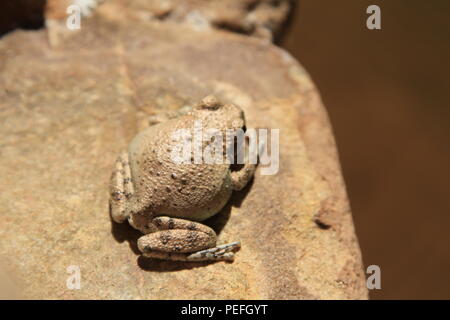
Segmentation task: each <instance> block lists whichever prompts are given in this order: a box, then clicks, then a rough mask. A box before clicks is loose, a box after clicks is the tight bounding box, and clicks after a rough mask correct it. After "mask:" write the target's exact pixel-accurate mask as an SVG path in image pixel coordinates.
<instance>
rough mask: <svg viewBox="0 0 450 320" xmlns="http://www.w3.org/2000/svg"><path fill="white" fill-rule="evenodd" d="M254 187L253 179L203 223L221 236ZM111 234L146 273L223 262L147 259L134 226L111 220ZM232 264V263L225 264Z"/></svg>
mask: <svg viewBox="0 0 450 320" xmlns="http://www.w3.org/2000/svg"><path fill="white" fill-rule="evenodd" d="M252 185H253V179H252V180H251V181H249V183H248V184H247V186H246V187H245V188H244V189H242V190H241V191H239V192H233V194H232V195H231V198H230V200H229V201H228V202H227V204H226V205H225V207H223V209H222V210H220V211H219V212H218V213H217V214H216V215H214V216H213V217H211V218H209V219H207V220H205V221H203V223H204V224H206V225H208V226H210V227H211V228H213V229H214V231H215V232H216V233H217V235H220V232H221V231H222V229H223V228H224V227H225V225H226V223H227V222H228V219H229V218H230V214H231V208H232V207H236V208H239V207H240V206H241V204H242V201H243V200H244V199H245V197H246V196H247V194H248V192H249V191H250V188H251V186H252ZM110 219H111V234H112V235H113V237H114V239H115V240H116V241H117V242H119V243H122V242H124V241H127V242H128V245H129V246H130V249H131V250H132V251H133V253H134V254H136V255H138V258H137V264H138V266H139V267H140V268H141V269H142V270H144V271H156V272H174V271H180V270H187V269H194V268H199V267H204V266H207V265H209V264H213V263H218V262H221V261H199V262H185V261H166V260H158V259H153V258H147V257H144V256H142V255H141V252H140V251H139V248H138V246H137V240H138V239H139V238H140V237H142V235H143V234H142V233H141V232H139V231H138V230H136V229H134V228H133V227H132V226H130V225H129V224H128V222H124V223H117V222H114V221H113V220H112V218H111V215H110ZM225 263H232V262H225Z"/></svg>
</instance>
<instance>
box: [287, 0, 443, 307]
mask: <svg viewBox="0 0 450 320" xmlns="http://www.w3.org/2000/svg"><path fill="white" fill-rule="evenodd" d="M371 4H377V5H379V6H380V7H381V23H382V29H381V30H368V29H367V28H366V19H367V17H368V15H367V14H366V8H367V7H368V6H369V5H371ZM281 45H282V46H283V47H284V48H286V49H287V50H288V51H289V52H291V53H292V54H293V55H294V56H295V57H296V58H297V59H298V60H299V61H300V62H301V63H302V64H303V65H304V66H305V68H306V69H307V70H308V71H309V73H310V74H311V76H312V78H313V79H314V81H315V82H316V84H317V86H318V88H319V90H320V91H321V94H322V99H323V101H324V103H325V106H326V107H327V109H328V112H329V115H330V119H331V122H332V124H333V127H334V131H335V136H336V140H337V144H338V148H339V153H340V158H341V163H342V167H343V172H344V178H345V180H346V183H347V189H348V193H349V197H350V202H351V204H352V210H353V216H354V220H355V225H356V231H357V234H358V237H359V241H360V246H361V249H362V253H363V259H364V264H365V265H366V266H368V265H371V264H377V265H379V266H380V267H381V275H382V277H381V286H382V288H381V290H372V291H371V298H372V299H395V298H397V299H433V298H436V299H444V298H446V299H450V248H449V245H450V201H449V198H450V195H449V191H450V166H449V164H450V147H449V146H450V104H449V100H450V80H449V78H450V1H448V0H430V1H425V0H421V1H418V0H395V1H365V0H341V1H336V0H302V1H300V3H299V5H298V6H297V8H296V10H295V13H294V16H293V20H292V24H291V25H290V26H289V30H288V34H287V35H286V36H285V37H284V38H283V40H282V42H281Z"/></svg>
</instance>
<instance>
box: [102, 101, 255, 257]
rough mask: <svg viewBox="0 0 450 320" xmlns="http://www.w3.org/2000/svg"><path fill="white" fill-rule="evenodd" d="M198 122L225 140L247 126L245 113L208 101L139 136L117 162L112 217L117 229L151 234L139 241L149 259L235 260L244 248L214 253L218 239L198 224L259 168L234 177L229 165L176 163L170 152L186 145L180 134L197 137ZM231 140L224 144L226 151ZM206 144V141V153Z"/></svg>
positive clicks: (246, 169)
mask: <svg viewBox="0 0 450 320" xmlns="http://www.w3.org/2000/svg"><path fill="white" fill-rule="evenodd" d="M199 123H200V124H201V126H202V130H203V132H205V131H206V130H207V129H209V128H214V129H217V130H219V131H220V132H221V133H222V136H223V137H225V136H226V130H227V129H234V130H236V129H242V128H244V125H245V120H244V114H243V112H242V110H241V109H240V108H238V107H236V106H234V105H223V104H221V103H219V102H218V101H217V100H216V99H215V98H213V97H207V98H205V99H203V101H202V102H201V103H200V104H198V105H197V106H195V107H194V109H193V110H192V111H191V112H189V113H187V114H185V115H182V116H180V117H177V118H175V119H171V120H167V121H164V122H161V123H159V124H157V125H154V126H151V127H149V128H147V129H146V130H144V131H142V132H140V133H139V134H138V135H136V137H135V138H134V139H133V140H132V141H131V143H130V145H129V147H128V151H126V152H124V153H122V154H121V155H120V156H119V158H118V159H117V162H116V168H115V170H114V172H113V175H112V178H111V185H110V192H111V214H112V218H113V219H114V221H116V222H119V223H120V222H123V221H125V220H126V219H128V221H129V223H130V224H131V225H132V226H133V227H134V228H136V229H138V230H140V231H141V232H142V233H144V234H146V235H145V236H143V237H141V238H140V239H139V240H138V247H139V249H140V250H141V251H142V252H143V254H144V255H145V256H149V257H154V258H159V259H169V260H189V261H190V260H231V259H233V256H234V255H233V252H232V251H233V250H234V249H236V248H237V247H239V243H238V242H233V243H230V244H228V245H222V246H218V247H215V245H216V240H217V236H216V233H215V232H214V230H212V229H211V228H209V227H208V226H206V225H203V224H201V223H200V222H198V221H203V220H205V219H207V218H209V217H211V216H213V215H215V214H216V213H218V212H219V211H220V210H221V209H222V208H223V207H224V205H225V204H226V203H227V201H228V200H229V198H230V196H231V193H232V191H233V190H240V189H242V188H243V187H244V186H245V185H246V184H247V182H248V181H249V180H250V179H251V178H252V176H253V173H254V170H255V167H256V165H254V164H244V165H243V166H242V168H241V169H240V170H238V171H232V170H231V168H230V164H228V163H222V164H217V163H210V164H208V163H204V159H201V158H200V159H199V160H200V162H201V163H194V162H197V161H196V159H194V157H192V163H187V164H180V163H176V162H174V160H173V155H172V151H173V150H174V148H176V145H177V144H179V143H180V142H179V141H178V140H177V139H175V138H174V132H176V131H177V130H180V129H184V130H189V132H191V136H192V137H194V136H195V133H196V131H195V129H194V128H196V124H199ZM231 142H232V141H231ZM231 142H230V141H227V140H225V139H224V143H223V145H222V150H223V151H225V150H226V148H228V147H229V144H230V143H231ZM207 145H208V142H203V143H202V144H201V148H202V149H201V150H204V148H205V147H206V146H207ZM192 154H193V155H194V153H192ZM197 159H198V158H197ZM196 221H197V222H196Z"/></svg>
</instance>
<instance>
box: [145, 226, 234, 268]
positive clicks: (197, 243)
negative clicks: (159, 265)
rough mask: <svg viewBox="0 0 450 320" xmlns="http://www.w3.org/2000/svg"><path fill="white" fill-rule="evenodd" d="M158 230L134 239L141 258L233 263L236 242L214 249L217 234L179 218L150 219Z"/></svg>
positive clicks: (206, 227)
mask: <svg viewBox="0 0 450 320" xmlns="http://www.w3.org/2000/svg"><path fill="white" fill-rule="evenodd" d="M153 223H154V225H155V226H156V227H157V229H158V230H159V231H156V232H154V233H150V234H147V235H145V236H143V237H141V238H139V240H138V247H139V250H141V251H142V253H143V255H144V256H145V257H150V258H156V259H163V260H175V261H219V260H228V261H230V260H233V258H234V253H233V251H235V250H236V249H238V248H239V247H240V244H239V242H232V243H229V244H225V245H220V246H215V245H216V240H217V235H216V233H215V232H214V230H212V229H211V228H210V227H208V226H206V225H204V224H201V223H198V222H192V221H188V220H183V219H175V218H170V217H157V218H155V219H153Z"/></svg>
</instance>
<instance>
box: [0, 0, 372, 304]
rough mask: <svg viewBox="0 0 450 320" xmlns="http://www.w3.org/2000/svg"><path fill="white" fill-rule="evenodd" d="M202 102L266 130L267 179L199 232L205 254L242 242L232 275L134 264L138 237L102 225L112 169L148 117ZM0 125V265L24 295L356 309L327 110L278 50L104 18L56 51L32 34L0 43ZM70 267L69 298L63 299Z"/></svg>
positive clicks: (102, 14)
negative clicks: (236, 111) (206, 244)
mask: <svg viewBox="0 0 450 320" xmlns="http://www.w3.org/2000/svg"><path fill="white" fill-rule="evenodd" d="M211 93H213V94H215V95H216V96H218V97H219V98H220V99H221V100H223V101H224V102H231V103H235V104H238V105H240V106H241V107H242V108H243V109H244V111H245V114H246V118H247V127H248V128H279V129H280V161H279V164H280V169H279V172H278V174H276V175H266V176H263V175H260V170H261V168H259V169H258V170H257V173H256V176H255V179H254V181H253V183H251V185H249V186H248V187H246V189H244V190H243V191H241V192H239V193H235V194H234V195H233V196H232V199H231V201H230V202H229V204H228V205H227V206H226V207H225V209H224V210H222V212H220V213H219V214H218V215H217V216H215V217H213V218H211V219H210V220H209V221H208V224H209V225H210V226H212V227H213V228H214V229H215V230H216V231H217V232H218V233H219V243H226V242H228V241H234V240H240V241H241V242H242V249H241V250H240V251H239V252H238V253H237V255H236V260H235V262H233V263H214V264H207V263H181V262H170V261H158V260H151V259H144V258H141V257H140V256H139V252H138V251H137V248H136V239H137V238H138V237H139V236H140V233H139V232H137V231H136V230H134V229H132V228H131V227H130V226H128V225H126V224H124V225H118V224H115V223H112V222H111V220H110V217H109V208H108V182H109V177H110V174H111V171H112V168H113V165H114V161H115V159H116V156H117V154H118V152H119V151H121V150H123V149H124V147H125V146H126V145H127V144H128V142H129V141H130V139H131V138H132V137H133V136H134V135H135V134H136V132H137V131H138V130H140V129H141V128H142V127H143V126H144V124H145V121H146V119H147V117H148V115H150V114H158V113H161V112H166V111H170V110H176V109H178V108H181V107H183V106H185V105H187V104H191V103H194V102H196V101H198V100H199V99H201V98H202V97H204V96H206V95H207V94H211ZM0 119H1V122H2V126H0V144H1V148H0V176H1V177H2V183H1V184H0V218H1V221H2V222H1V224H0V238H1V239H2V241H1V242H0V261H2V268H3V270H4V271H3V273H4V274H6V275H8V278H9V279H10V280H11V281H13V282H14V283H15V284H16V286H17V291H18V292H20V295H21V296H23V297H27V298H35V299H41V298H45V299H49V298H50V299H55V298H56V299H57V298H64V299H79V298H85V299H91V298H97V299H126V298H133V299H134V298H138V299H139V298H142V299H175V298H177V299H200V298H209V299H219V298H222V299H259V298H269V299H326V298H337V299H346V298H352V299H353V298H354V299H364V298H367V290H366V288H365V281H364V274H363V272H362V263H361V256H360V251H359V247H358V243H357V240H356V237H355V234H354V230H353V223H352V218H351V212H350V209H349V205H348V201H347V198H346V192H345V186H344V183H343V180H342V176H341V172H340V168H339V163H338V157H337V153H336V148H335V143H334V140H333V136H332V131H331V128H330V124H329V122H328V119H327V115H326V112H325V110H324V108H323V106H322V103H321V101H320V97H319V95H318V92H317V90H316V88H315V87H314V85H313V84H312V82H311V80H310V78H309V76H308V75H307V73H306V72H305V71H304V69H303V68H302V67H301V66H299V64H298V63H297V62H296V61H294V60H293V58H291V57H290V56H289V54H288V53H286V52H285V51H283V50H282V49H280V48H277V47H275V46H273V45H271V44H269V43H267V42H265V41H262V40H260V39H257V38H251V37H247V36H242V35H237V34H233V33H229V32H223V31H214V30H210V31H195V30H192V28H187V27H183V26H181V25H178V26H176V25H171V24H165V23H162V22H158V21H127V20H125V19H121V18H120V17H118V16H115V15H114V14H113V10H112V9H111V7H109V8H108V7H107V6H106V7H105V9H104V11H102V10H100V11H99V14H98V15H97V16H96V17H95V18H94V19H92V20H89V21H88V20H86V21H83V26H82V29H81V31H79V32H76V33H74V34H73V35H72V36H71V37H70V38H68V39H66V41H64V42H63V43H61V44H60V46H59V47H58V48H56V49H55V48H54V49H50V48H49V46H48V45H47V37H46V34H45V30H42V31H33V32H25V31H15V32H14V33H12V34H9V35H7V36H6V37H4V38H3V39H2V40H1V41H0ZM328 215H329V216H330V217H331V218H328ZM321 219H322V220H323V221H324V223H323V225H324V226H326V227H328V228H326V229H325V228H321V227H320V226H319V225H318V224H317V223H315V220H317V221H318V222H320V221H321ZM71 265H76V266H79V268H80V270H81V289H80V290H69V289H68V288H67V286H66V280H67V277H68V276H69V274H68V273H67V267H68V266H71ZM8 281H9V280H8Z"/></svg>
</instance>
